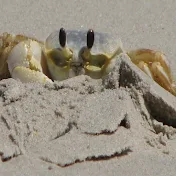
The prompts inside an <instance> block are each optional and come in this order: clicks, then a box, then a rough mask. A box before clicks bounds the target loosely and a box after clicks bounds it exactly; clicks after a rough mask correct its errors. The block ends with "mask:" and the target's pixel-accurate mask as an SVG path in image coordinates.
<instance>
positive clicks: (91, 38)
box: [87, 29, 94, 49]
mask: <svg viewBox="0 0 176 176" xmlns="http://www.w3.org/2000/svg"><path fill="white" fill-rule="evenodd" d="M93 44H94V31H93V30H92V29H89V30H88V32H87V48H88V49H91V48H92V46H93Z"/></svg>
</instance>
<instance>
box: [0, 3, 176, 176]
mask: <svg viewBox="0 0 176 176" xmlns="http://www.w3.org/2000/svg"><path fill="white" fill-rule="evenodd" d="M175 8H176V2H175V1H173V0H168V1H167V3H166V1H164V0H155V1H143V0H133V1H130V0H121V1H115V0H114V1H106V0H101V1H81V0H72V1H71V0H70V1H64V0H63V1H55V0H53V1H47V0H45V1H41V0H38V1H33V0H31V1H27V0H25V1H22V0H18V1H17V0H15V1H10V0H8V1H2V0H1V11H0V16H1V23H0V27H1V28H0V31H1V33H3V32H5V31H6V32H11V33H15V34H19V33H20V34H25V35H28V36H30V37H36V38H38V39H39V40H43V41H44V40H45V38H46V37H47V36H48V35H49V34H50V33H51V32H52V31H54V30H57V29H59V28H60V27H65V28H66V29H84V30H87V29H89V28H93V29H94V30H97V31H100V32H109V33H116V34H117V36H119V37H120V38H121V40H122V42H123V45H124V47H125V49H127V50H128V49H132V48H134V49H135V48H141V47H142V48H151V49H154V50H160V51H162V52H164V53H165V54H166V56H167V58H168V60H169V62H170V65H171V69H172V73H173V76H174V77H175V78H176V59H175V55H176V50H175V49H174V48H175V44H176V38H175V31H176V25H175V16H176V12H175ZM175 128H176V98H175V97H174V96H173V95H171V94H170V93H169V92H167V91H165V90H164V89H163V88H161V87H160V86H159V85H158V84H156V83H155V82H154V81H153V80H151V79H150V78H149V77H148V76H146V75H145V74H144V73H143V72H141V71H140V70H139V69H138V68H137V67H136V66H135V65H134V64H132V63H131V61H130V60H129V58H128V56H127V55H126V54H121V55H120V56H119V57H118V60H117V62H116V65H115V67H114V69H113V71H112V72H111V73H110V74H109V75H107V76H105V77H104V78H103V79H99V80H93V79H91V78H90V77H88V76H84V75H81V76H77V77H74V78H71V79H68V80H65V81H62V82H57V81H56V82H54V84H46V85H41V84H37V83H35V84H34V83H28V84H23V83H21V82H19V81H16V80H14V79H12V78H10V79H4V80H1V81H0V141H1V142H0V154H1V161H0V162H1V164H0V175H2V176H3V175H9V176H11V175H13V176H19V175H23V176H33V175H34V176H36V175H37V176H38V175H42V176H44V175H53V176H54V175H110V176H112V175H122V176H131V175H136V176H140V175H144V176H147V175H150V176H151V175H152V176H155V175H160V176H165V175H167V176H174V175H175V173H176V167H175V163H176V149H175V148H176V129H175Z"/></svg>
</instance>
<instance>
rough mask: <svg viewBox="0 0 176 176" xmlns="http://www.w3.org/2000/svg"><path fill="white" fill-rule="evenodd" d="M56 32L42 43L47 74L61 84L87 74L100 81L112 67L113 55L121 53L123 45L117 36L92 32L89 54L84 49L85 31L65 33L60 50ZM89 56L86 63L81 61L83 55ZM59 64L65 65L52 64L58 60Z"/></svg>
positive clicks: (57, 32) (85, 42) (85, 47)
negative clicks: (64, 43)
mask: <svg viewBox="0 0 176 176" xmlns="http://www.w3.org/2000/svg"><path fill="white" fill-rule="evenodd" d="M58 36H59V31H55V32H53V33H51V34H50V35H49V37H48V38H47V39H46V42H45V53H46V57H47V64H48V68H49V71H50V73H51V75H52V78H53V79H54V80H64V79H67V78H69V77H73V76H77V75H80V74H86V75H89V76H91V77H92V78H101V77H102V75H104V74H106V73H107V72H109V71H110V70H111V67H112V66H113V64H109V63H110V60H112V59H113V58H114V57H115V56H116V55H118V54H120V53H121V52H123V49H122V42H121V40H120V39H118V38H117V36H115V35H114V36H113V35H109V34H107V33H98V32H95V38H94V44H93V47H92V48H91V50H89V49H88V48H87V46H86V44H87V31H79V30H70V31H67V34H66V36H67V40H66V46H65V47H64V48H63V47H61V45H60V43H59V39H58ZM84 51H87V52H88V53H89V59H88V60H84V58H83V57H82V52H84ZM59 55H60V58H59V59H58V62H59V63H63V62H64V61H63V60H62V59H61V58H64V59H65V60H67V61H66V63H65V64H63V65H57V63H55V62H56V61H54V60H53V58H55V60H57V57H58V56H59Z"/></svg>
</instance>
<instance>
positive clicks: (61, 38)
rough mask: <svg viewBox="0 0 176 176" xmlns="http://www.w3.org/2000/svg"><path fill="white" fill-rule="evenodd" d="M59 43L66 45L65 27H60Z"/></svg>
mask: <svg viewBox="0 0 176 176" xmlns="http://www.w3.org/2000/svg"><path fill="white" fill-rule="evenodd" d="M59 43H60V45H61V46H62V47H65V44H66V32H65V29H64V28H60V31H59Z"/></svg>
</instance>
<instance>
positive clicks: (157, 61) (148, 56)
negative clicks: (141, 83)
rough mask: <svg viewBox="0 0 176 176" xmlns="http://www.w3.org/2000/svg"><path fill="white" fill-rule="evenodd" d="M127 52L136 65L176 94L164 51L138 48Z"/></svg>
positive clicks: (175, 87)
mask: <svg viewBox="0 0 176 176" xmlns="http://www.w3.org/2000/svg"><path fill="white" fill-rule="evenodd" d="M127 54H128V56H129V57H130V59H131V61H132V62H133V63H134V64H135V65H137V66H138V67H139V68H140V69H141V70H142V71H144V72H145V73H146V74H147V75H149V76H150V77H151V78H152V79H154V80H155V81H156V82H157V83H158V84H159V85H160V86H162V87H163V88H164V89H166V90H168V91H169V92H171V93H172V94H173V95H175V96H176V86H175V84H174V80H173V78H172V75H171V70H170V68H169V64H168V61H167V59H166V57H165V55H164V54H163V53H161V52H159V51H153V50H149V49H138V50H132V51H129V52H127Z"/></svg>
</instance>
